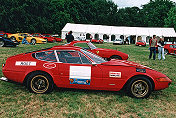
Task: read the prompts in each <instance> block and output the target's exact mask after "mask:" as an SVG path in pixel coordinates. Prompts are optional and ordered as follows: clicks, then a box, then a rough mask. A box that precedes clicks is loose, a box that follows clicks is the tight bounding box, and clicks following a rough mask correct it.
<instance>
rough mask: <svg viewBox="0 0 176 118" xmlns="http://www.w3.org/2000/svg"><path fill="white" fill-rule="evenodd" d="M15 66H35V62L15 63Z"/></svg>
mask: <svg viewBox="0 0 176 118" xmlns="http://www.w3.org/2000/svg"><path fill="white" fill-rule="evenodd" d="M15 65H16V66H36V62H33V61H16V63H15Z"/></svg>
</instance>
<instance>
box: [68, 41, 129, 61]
mask: <svg viewBox="0 0 176 118" xmlns="http://www.w3.org/2000/svg"><path fill="white" fill-rule="evenodd" d="M65 46H79V47H82V48H84V49H87V50H88V51H90V52H92V53H94V54H96V55H98V56H100V57H103V58H104V59H107V60H108V61H109V60H111V59H120V60H127V59H128V54H126V53H123V52H120V51H118V50H112V49H104V48H97V47H96V46H95V45H93V44H92V43H91V42H89V41H72V42H71V43H69V44H65Z"/></svg>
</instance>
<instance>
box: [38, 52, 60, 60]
mask: <svg viewBox="0 0 176 118" xmlns="http://www.w3.org/2000/svg"><path fill="white" fill-rule="evenodd" d="M35 58H36V59H38V60H43V61H49V62H57V60H56V56H55V53H54V51H53V50H52V51H44V52H37V53H35Z"/></svg>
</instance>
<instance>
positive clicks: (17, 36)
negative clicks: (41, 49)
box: [8, 33, 47, 44]
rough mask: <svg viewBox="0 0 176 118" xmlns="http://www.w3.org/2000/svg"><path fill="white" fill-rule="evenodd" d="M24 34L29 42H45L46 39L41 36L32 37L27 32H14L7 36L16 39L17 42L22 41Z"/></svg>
mask: <svg viewBox="0 0 176 118" xmlns="http://www.w3.org/2000/svg"><path fill="white" fill-rule="evenodd" d="M24 36H26V40H27V41H28V42H29V43H31V44H36V43H46V42H47V41H46V40H45V39H43V38H40V37H33V36H32V35H30V34H28V33H16V34H9V35H8V37H9V38H11V39H13V40H16V41H18V42H22V40H23V38H24Z"/></svg>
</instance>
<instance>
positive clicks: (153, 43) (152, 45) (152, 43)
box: [149, 35, 157, 60]
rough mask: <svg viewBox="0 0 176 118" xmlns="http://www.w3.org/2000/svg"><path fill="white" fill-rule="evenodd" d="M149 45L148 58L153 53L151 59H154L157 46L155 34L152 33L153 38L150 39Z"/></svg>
mask: <svg viewBox="0 0 176 118" xmlns="http://www.w3.org/2000/svg"><path fill="white" fill-rule="evenodd" d="M149 46H150V55H149V59H151V57H152V53H153V60H155V58H156V47H157V39H156V35H153V38H152V39H151V40H150V43H149Z"/></svg>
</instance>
